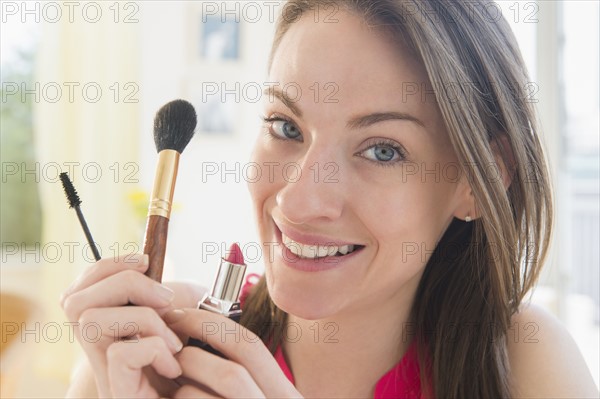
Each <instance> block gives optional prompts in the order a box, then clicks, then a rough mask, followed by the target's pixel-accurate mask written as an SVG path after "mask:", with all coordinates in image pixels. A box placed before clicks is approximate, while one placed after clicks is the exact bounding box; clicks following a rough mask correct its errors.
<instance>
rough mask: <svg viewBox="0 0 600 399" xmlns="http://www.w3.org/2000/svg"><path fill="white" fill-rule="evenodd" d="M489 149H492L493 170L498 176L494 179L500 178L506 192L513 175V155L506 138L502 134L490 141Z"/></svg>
mask: <svg viewBox="0 0 600 399" xmlns="http://www.w3.org/2000/svg"><path fill="white" fill-rule="evenodd" d="M490 147H491V148H492V152H493V154H494V159H495V160H496V165H495V168H494V169H496V171H497V173H496V175H499V176H496V178H498V177H501V178H502V184H503V185H504V190H505V191H506V190H508V187H510V183H511V182H512V179H513V177H514V175H515V170H516V163H515V154H514V153H513V151H512V148H511V146H510V143H509V141H508V137H507V136H506V134H503V133H502V134H499V135H498V137H496V138H494V140H492V142H491V143H490ZM490 178H493V176H490Z"/></svg>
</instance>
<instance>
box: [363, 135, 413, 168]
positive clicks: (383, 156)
mask: <svg viewBox="0 0 600 399" xmlns="http://www.w3.org/2000/svg"><path fill="white" fill-rule="evenodd" d="M359 154H360V156H362V157H364V158H366V159H368V160H369V161H372V162H375V163H376V164H377V165H380V166H394V165H396V164H397V163H398V162H400V161H402V160H403V159H404V158H405V156H404V152H403V150H402V149H401V147H400V146H399V145H398V144H396V143H395V142H388V141H385V140H384V141H379V142H375V143H374V144H372V145H371V146H370V147H369V148H367V149H366V150H363V151H362V152H360V153H359Z"/></svg>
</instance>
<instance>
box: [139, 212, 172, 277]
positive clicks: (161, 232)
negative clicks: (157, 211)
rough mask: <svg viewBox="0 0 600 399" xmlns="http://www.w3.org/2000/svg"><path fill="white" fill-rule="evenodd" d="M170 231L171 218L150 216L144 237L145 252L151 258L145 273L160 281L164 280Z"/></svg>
mask: <svg viewBox="0 0 600 399" xmlns="http://www.w3.org/2000/svg"><path fill="white" fill-rule="evenodd" d="M168 231H169V219H167V218H166V217H163V216H157V215H151V216H148V223H147V224H146V236H145V238H144V253H145V254H148V257H149V258H150V266H149V267H148V270H147V271H146V273H145V274H146V276H148V277H150V278H151V279H152V280H154V281H158V282H159V283H160V282H161V280H162V272H163V265H164V262H165V252H166V250H167V232H168Z"/></svg>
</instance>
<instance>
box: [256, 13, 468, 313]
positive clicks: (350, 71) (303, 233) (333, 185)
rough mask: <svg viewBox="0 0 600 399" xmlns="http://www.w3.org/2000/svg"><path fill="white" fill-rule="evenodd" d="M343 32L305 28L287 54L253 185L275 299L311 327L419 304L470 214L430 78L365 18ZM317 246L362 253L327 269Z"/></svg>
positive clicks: (276, 67) (280, 55) (345, 18)
mask: <svg viewBox="0 0 600 399" xmlns="http://www.w3.org/2000/svg"><path fill="white" fill-rule="evenodd" d="M315 15H316V14H315ZM336 19H337V20H338V22H334V23H327V22H322V21H320V22H315V18H314V16H313V15H312V14H311V15H305V16H304V17H302V18H301V19H300V20H299V21H297V22H296V23H294V24H293V25H292V26H291V27H290V29H289V31H288V32H287V33H286V34H285V36H284V37H283V39H282V41H281V43H280V45H279V47H278V49H277V51H276V52H275V54H274V58H273V64H272V67H271V70H270V76H269V80H268V81H269V82H273V83H272V84H273V90H272V91H271V92H270V93H268V94H265V95H264V101H263V104H264V111H263V112H264V115H263V116H264V117H265V118H267V119H268V121H266V122H265V124H264V129H263V130H262V131H261V132H260V134H259V137H258V140H257V142H256V146H255V149H254V152H253V156H252V161H253V162H256V163H257V164H258V165H259V166H260V167H261V172H262V175H261V178H260V179H258V180H257V181H256V182H253V183H249V188H250V192H251V195H252V199H253V202H254V207H255V211H256V217H257V222H258V227H259V234H260V238H261V240H262V241H263V250H264V252H263V254H264V256H265V268H266V270H265V273H266V277H267V284H268V288H269V292H270V294H271V297H272V299H273V301H274V302H275V303H276V304H277V306H279V307H280V308H281V309H283V310H284V311H286V312H288V313H291V314H294V315H296V316H298V317H302V318H305V319H320V318H326V317H335V316H336V315H341V314H342V313H344V312H353V311H359V310H364V309H374V307H376V306H378V304H381V303H384V302H385V303H390V302H389V301H394V300H401V298H406V293H407V292H408V293H410V296H412V293H414V290H415V289H416V286H417V284H418V281H419V279H420V276H421V273H422V271H423V269H424V267H425V264H426V262H427V260H428V259H429V257H430V255H431V253H432V252H433V249H434V248H435V246H436V243H437V241H438V240H439V239H440V238H441V236H442V234H443V232H444V231H445V229H446V228H447V226H448V225H449V223H450V222H451V220H452V217H453V216H457V217H463V218H464V216H466V212H465V211H468V209H466V208H465V207H464V202H465V198H466V197H467V196H468V194H465V193H468V190H467V188H466V187H467V186H466V185H465V183H464V182H463V180H461V182H460V183H459V182H457V180H458V179H456V176H457V174H458V173H457V168H456V166H457V165H458V163H457V159H456V157H455V155H454V153H453V151H452V146H451V144H450V141H449V138H448V136H447V133H446V131H445V129H444V126H443V122H442V119H441V115H440V113H439V111H438V108H437V105H436V103H435V99H434V95H433V93H432V92H431V85H430V84H429V83H428V79H427V77H426V74H425V72H424V70H423V68H422V67H421V66H420V65H419V64H418V63H417V62H415V60H414V59H413V58H412V57H411V56H410V55H409V53H408V52H407V51H405V50H404V48H403V47H401V46H400V45H399V44H398V43H393V42H392V41H391V40H390V39H387V38H386V37H385V36H384V35H383V34H381V33H380V32H377V31H374V30H370V29H369V28H367V27H366V26H365V25H364V24H363V23H362V22H361V20H360V19H359V18H358V17H356V16H354V15H353V14H350V13H338V14H337V15H336ZM463 212H464V213H463ZM282 231H283V235H282ZM286 237H288V238H286ZM290 239H291V240H293V241H290ZM283 241H285V242H286V244H287V245H284V244H283ZM315 243H317V244H318V243H320V244H322V245H325V244H327V243H330V244H331V243H337V244H338V246H341V245H342V244H355V245H359V246H357V248H359V249H358V250H356V251H354V252H352V253H350V254H348V255H345V256H335V255H334V256H324V257H318V255H324V254H325V253H326V249H323V248H321V253H320V254H318V253H316V252H317V249H315V248H314V247H313V248H311V247H310V246H313V245H315ZM300 244H304V245H307V247H301V246H300ZM288 248H289V249H288ZM342 249H343V248H342ZM329 250H330V252H329V254H331V253H332V252H333V251H335V250H336V248H329ZM300 251H302V252H300ZM298 253H300V254H301V257H299V256H298V255H296V254H298ZM315 255H317V258H316V259H315V258H314V257H315Z"/></svg>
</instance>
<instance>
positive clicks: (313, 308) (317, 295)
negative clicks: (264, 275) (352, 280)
mask: <svg viewBox="0 0 600 399" xmlns="http://www.w3.org/2000/svg"><path fill="white" fill-rule="evenodd" d="M267 287H268V290H269V295H270V296H271V299H272V300H273V303H275V305H277V307H278V308H279V309H281V310H283V311H284V312H286V313H288V314H292V315H294V316H296V317H299V318H301V319H304V320H320V319H325V318H329V317H331V316H332V315H334V314H335V313H337V311H338V310H339V305H340V304H339V303H338V301H339V299H340V298H341V293H340V292H337V291H335V290H333V291H332V290H331V289H330V286H329V287H324V288H320V287H315V286H314V285H311V286H310V287H307V286H306V285H305V284H302V283H299V282H292V281H288V280H286V279H282V278H279V279H277V280H276V282H272V281H270V279H267Z"/></svg>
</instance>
